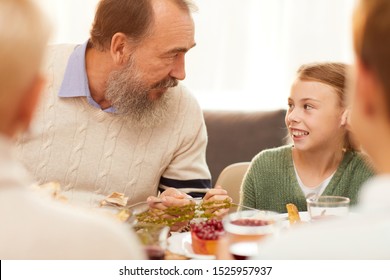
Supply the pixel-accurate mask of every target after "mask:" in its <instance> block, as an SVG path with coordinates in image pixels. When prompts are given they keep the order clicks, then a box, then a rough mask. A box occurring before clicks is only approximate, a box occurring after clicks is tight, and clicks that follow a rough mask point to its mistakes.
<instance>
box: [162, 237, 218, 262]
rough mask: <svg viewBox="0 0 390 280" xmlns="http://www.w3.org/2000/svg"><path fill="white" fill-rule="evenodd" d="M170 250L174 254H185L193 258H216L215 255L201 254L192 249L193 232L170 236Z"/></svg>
mask: <svg viewBox="0 0 390 280" xmlns="http://www.w3.org/2000/svg"><path fill="white" fill-rule="evenodd" d="M168 250H169V251H171V252H172V253H174V254H178V255H183V256H186V257H188V258H191V259H198V260H214V259H215V256H214V255H199V254H195V253H194V251H193V250H192V241H191V233H190V232H183V233H174V234H172V236H171V237H169V238H168Z"/></svg>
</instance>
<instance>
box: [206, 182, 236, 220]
mask: <svg viewBox="0 0 390 280" xmlns="http://www.w3.org/2000/svg"><path fill="white" fill-rule="evenodd" d="M226 199H227V200H229V201H230V202H231V201H232V199H231V197H230V196H228V194H227V191H226V190H224V189H223V188H222V187H221V186H215V187H214V188H213V189H211V190H209V191H208V192H207V193H206V195H205V196H204V198H203V202H205V203H207V202H213V201H224V200H226ZM207 211H208V212H209V213H212V214H213V215H215V216H217V217H218V218H222V217H223V216H225V215H226V214H227V213H228V212H229V208H216V209H215V208H214V209H213V208H210V209H208V210H207Z"/></svg>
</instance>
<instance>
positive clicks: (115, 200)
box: [100, 192, 129, 206]
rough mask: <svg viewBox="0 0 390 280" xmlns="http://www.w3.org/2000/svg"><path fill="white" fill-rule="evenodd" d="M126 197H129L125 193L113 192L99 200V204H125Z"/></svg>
mask: <svg viewBox="0 0 390 280" xmlns="http://www.w3.org/2000/svg"><path fill="white" fill-rule="evenodd" d="M128 199H129V198H128V197H125V195H124V194H123V193H119V192H113V193H112V194H110V195H109V196H107V197H105V198H104V199H103V200H102V201H101V202H100V205H101V206H105V205H107V204H114V205H117V206H126V204H127V200H128Z"/></svg>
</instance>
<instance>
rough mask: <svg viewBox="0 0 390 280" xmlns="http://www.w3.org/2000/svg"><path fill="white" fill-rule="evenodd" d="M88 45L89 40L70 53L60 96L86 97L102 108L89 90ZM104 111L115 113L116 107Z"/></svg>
mask: <svg viewBox="0 0 390 280" xmlns="http://www.w3.org/2000/svg"><path fill="white" fill-rule="evenodd" d="M87 45H88V41H86V42H85V43H84V44H82V45H78V46H76V48H75V49H74V51H73V52H72V54H71V55H70V57H69V60H68V65H67V66H66V70H65V75H64V79H63V80H62V84H61V87H60V90H59V92H58V96H59V97H62V98H72V97H86V98H87V100H88V103H89V104H91V105H92V106H94V107H96V108H99V109H101V107H100V105H99V104H98V103H96V102H95V100H93V98H92V96H91V92H90V91H89V86H88V77H87V70H86V67H85V52H86V50H87ZM103 111H104V112H108V113H113V112H115V109H114V108H113V107H109V108H106V109H104V110H103Z"/></svg>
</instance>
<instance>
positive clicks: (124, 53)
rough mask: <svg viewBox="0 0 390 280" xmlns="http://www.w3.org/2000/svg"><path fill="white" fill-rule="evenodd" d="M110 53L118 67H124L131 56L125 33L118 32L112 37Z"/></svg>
mask: <svg viewBox="0 0 390 280" xmlns="http://www.w3.org/2000/svg"><path fill="white" fill-rule="evenodd" d="M110 53H111V57H112V59H113V61H114V63H115V64H116V65H122V64H123V63H124V62H126V61H127V59H128V56H129V40H128V39H127V36H126V35H125V34H124V33H121V32H118V33H115V34H114V36H112V39H111V46H110Z"/></svg>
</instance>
